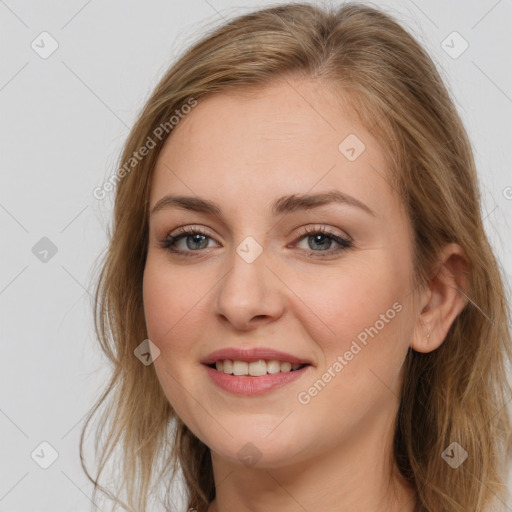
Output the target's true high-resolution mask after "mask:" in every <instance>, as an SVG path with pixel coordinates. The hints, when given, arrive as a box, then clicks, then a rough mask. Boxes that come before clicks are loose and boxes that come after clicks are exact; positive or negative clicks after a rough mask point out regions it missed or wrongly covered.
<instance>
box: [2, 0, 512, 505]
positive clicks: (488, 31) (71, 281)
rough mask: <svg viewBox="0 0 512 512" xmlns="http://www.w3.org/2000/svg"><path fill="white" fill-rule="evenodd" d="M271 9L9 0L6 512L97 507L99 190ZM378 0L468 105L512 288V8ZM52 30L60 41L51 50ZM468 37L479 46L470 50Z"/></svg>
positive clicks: (464, 110) (466, 116)
mask: <svg viewBox="0 0 512 512" xmlns="http://www.w3.org/2000/svg"><path fill="white" fill-rule="evenodd" d="M267 4H270V2H256V1H245V2H244V3H240V2H234V1H229V0H208V1H207V0H188V1H187V2H184V1H179V2H178V1H167V2H166V1H163V0H152V1H149V2H136V1H134V0H129V1H126V0H125V1H120V0H117V1H116V0H112V1H108V2H106V1H103V2H101V1H100V0H89V1H84V0H73V1H68V2H56V1H47V2H36V1H34V0H32V1H25V2H22V1H18V0H6V1H1V0H0V39H1V41H0V57H1V66H0V113H1V114H0V151H1V152H0V155H1V173H0V176H1V182H0V228H1V240H2V243H1V245H0V252H1V258H2V259H1V266H0V311H1V313H0V314H1V324H0V326H1V349H2V351H1V353H2V356H1V359H0V374H1V376H2V386H1V387H0V461H1V462H0V512H6V511H9V512H21V511H23V512H28V511H30V512H37V511H39V512H50V511H51V512H60V511H68V510H73V511H88V510H90V506H91V502H90V499H89V497H90V495H91V485H90V484H89V483H88V480H87V479H86V477H85V475H84V474H83V473H82V470H81V467H80V463H79V458H78V439H79V434H80V429H81V426H82V422H83V419H84V416H85V414H86V412H87V411H88V409H89V408H90V407H91V406H92V404H93V401H94V399H95V397H96V396H97V395H98V393H99V391H100V388H101V385H102V384H103V383H104V382H105V381H106V377H107V375H108V373H107V369H108V368H107V367H106V364H105V362H104V360H103V358H102V356H101V355H100V352H99V349H98V348H97V346H96V344H95V341H94V334H93V329H92V315H91V297H90V294H91V292H92V290H93V283H94V278H95V273H94V265H95V263H96V262H97V260H98V258H99V256H100V255H101V254H102V252H103V250H104V248H105V246H106V243H107V235H106V229H107V225H108V222H109V219H110V215H111V209H112V200H113V194H112V193H111V194H108V195H107V197H106V198H105V199H103V200H97V199H95V198H94V197H93V194H92V191H93V189H94V188H95V187H97V186H100V185H101V184H102V183H103V182H104V181H105V179H106V178H107V177H108V176H109V175H111V174H112V173H113V172H115V170H116V163H117V158H118V155H119V151H120V149H121V147H122V144H123V141H124V139H125V138H126V136H127V134H128V131H129V128H130V127H131V125H132V123H133V122H134V120H135V117H136V114H137V112H138V111H139V110H140V109H141V107H142V105H143V104H144V102H145V100H146V99H147V97H148V94H149V93H150V91H151V89H152V88H153V86H154V85H155V84H156V82H157V80H158V79H159V78H160V77H161V75H162V74H163V72H164V71H165V69H166V68H167V67H168V65H169V64H170V63H171V62H172V61H173V60H174V59H175V57H176V56H177V55H178V54H179V53H180V52H181V51H183V50H184V49H185V48H186V47H187V46H188V45H189V44H190V43H191V42H192V41H194V40H195V39H197V38H198V37H200V36H201V34H202V30H203V28H204V27H205V26H210V24H212V23H217V22H221V21H222V19H223V18H226V19H227V18H229V17H232V16H234V15H236V14H241V13H244V12H247V11H249V10H251V9H252V8H254V7H257V6H262V5H267ZM374 4H375V5H380V6H387V7H389V8H390V9H391V11H390V12H391V13H392V14H395V15H396V16H397V17H398V18H399V20H401V21H402V23H403V24H404V25H405V26H406V27H408V28H409V29H410V30H411V31H412V32H413V33H414V34H415V35H416V36H417V37H418V38H419V39H420V41H421V42H422V43H423V44H424V46H425V47H426V48H427V50H428V51H429V52H430V54H431V55H432V56H433V58H434V60H435V62H436V63H437V64H438V67H439V69H440V71H441V73H442V75H443V77H444V78H445V80H446V82H447V84H448V86H449V88H450V90H451V92H452V95H453V96H454V97H455V99H456V104H457V107H458V109H459V112H460V114H461V116H462V118H463V121H464V123H465V125H466V127H467V129H468V131H469V134H470V137H471V140H472V142H473V144H474V150H475V155H476V160H477V165H478V169H479V173H480V176H481V182H482V192H483V206H484V211H485V214H484V215H485V224H486V228H487V232H488V234H489V236H490V238H491V241H492V243H493V245H494V248H495V251H496V254H497V255H498V258H499V259H500V262H501V264H502V265H503V267H504V268H505V270H506V272H507V278H508V280H509V282H511V281H512V277H511V273H512V270H511V269H512V237H510V223H509V219H510V218H511V214H512V174H511V171H510V154H511V140H510V122H509V119H510V116H511V114H512V99H511V97H512V79H511V78H512V77H511V73H512V72H511V66H510V51H511V30H510V26H511V20H512V4H511V2H510V1H507V0H501V1H496V0H484V1H478V2H477V1H471V2H468V1H462V0H457V1H452V2H449V3H448V2H444V1H440V0H428V1H427V0H416V1H414V2H413V1H411V0H403V1H396V2H375V3H374ZM44 31H46V32H48V33H49V34H50V35H51V38H53V40H55V41H56V42H57V43H58V48H57V50H56V51H55V52H54V53H53V54H51V55H50V56H48V57H47V58H42V57H41V56H40V53H41V52H44V51H46V52H47V51H49V49H51V44H52V40H51V39H50V38H49V36H40V34H41V32H44ZM454 31H457V32H458V33H459V34H460V35H461V36H462V38H463V39H464V40H465V41H467V43H468V44H469V47H468V48H467V50H466V51H464V52H463V53H462V54H461V55H460V56H458V57H457V58H454V56H455V55H454V52H455V53H459V52H460V50H461V49H462V48H463V46H461V45H462V44H463V41H462V40H460V39H457V38H456V36H455V39H454V36H450V34H452V33H453V32H454ZM448 36H450V37H449V38H448V39H447V37H448ZM42 38H45V39H44V42H41V39H42ZM33 41H34V43H33ZM443 41H446V42H445V43H443ZM452 41H453V42H452ZM31 44H34V45H39V46H38V47H37V46H36V48H38V51H39V52H40V53H37V52H36V51H35V49H33V48H32V47H31ZM447 45H448V46H452V47H453V48H452V49H451V50H449V48H447ZM445 50H448V51H450V52H451V53H452V54H451V55H450V54H449V53H448V52H447V51H445ZM43 237H46V238H48V239H49V240H50V241H51V244H53V245H52V247H53V246H54V247H55V248H56V249H57V252H56V253H55V254H52V251H51V248H50V249H49V252H48V254H45V253H44V252H42V253H39V254H37V253H38V251H44V250H45V249H47V250H48V247H49V246H50V245H51V244H49V242H48V241H47V240H43V241H40V240H41V239H42V238H43ZM36 244H39V245H36ZM34 246H35V247H36V248H35V249H34V250H33V248H34ZM34 252H35V253H36V254H34ZM40 258H46V261H41V259H40ZM42 442H47V443H49V444H50V445H51V446H52V447H53V449H54V450H55V451H56V452H57V453H58V458H57V459H56V460H55V462H54V463H53V464H51V466H50V467H48V469H43V468H41V467H40V465H39V464H44V463H45V462H46V463H49V462H51V449H50V448H48V446H46V445H43V446H42V447H41V446H40V443H42ZM34 450H35V454H34V456H33V458H32V456H31V454H32V453H33V452H34ZM38 455H39V456H38ZM36 461H37V462H38V463H39V464H38V463H36ZM509 506H510V508H509V509H508V510H512V505H509Z"/></svg>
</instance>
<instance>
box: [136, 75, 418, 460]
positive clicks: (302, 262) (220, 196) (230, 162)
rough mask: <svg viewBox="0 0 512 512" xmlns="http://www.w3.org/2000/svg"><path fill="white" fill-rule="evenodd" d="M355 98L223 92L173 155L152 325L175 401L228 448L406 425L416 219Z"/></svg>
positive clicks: (320, 92)
mask: <svg viewBox="0 0 512 512" xmlns="http://www.w3.org/2000/svg"><path fill="white" fill-rule="evenodd" d="M348 105H349V104H348V101H347V102H341V101H340V99H339V98H337V99H335V98H334V96H331V95H330V93H329V92H328V89H327V88H326V86H325V85H322V84H321V83H318V82H313V81H304V80H294V81H293V88H292V87H291V85H290V84H289V83H286V82H283V83H279V84H274V85H272V86H269V87H267V88H262V89H259V90H257V91H252V92H250V93H249V92H248V91H237V92H236V94H235V93H229V94H226V93H223V94H219V95H214V96H211V97H209V98H207V99H204V100H203V101H202V102H200V103H199V104H198V105H197V106H196V107H195V108H194V109H193V110H192V112H191V113H189V114H188V115H187V117H186V118H185V119H184V120H182V121H181V122H180V124H179V125H178V126H177V127H176V128H175V129H174V131H173V132H172V134H171V136H170V137H169V138H168V140H167V141H166V144H165V146H164V148H163V150H162V152H161V154H160V156H159V159H158V162H157V165H156V167H155V170H154V176H153V181H152V186H151V193H150V205H149V208H150V210H153V209H155V206H156V209H155V211H152V213H151V216H150V222H149V248H148V253H147V261H146V267H145V272H144V283H143V294H144V309H145V316H146V322H147V328H148V336H149V338H150V339H151V341H152V342H153V343H154V344H155V345H156V346H157V347H158V349H159V350H160V355H159V356H158V357H157V358H156V359H155V361H154V366H155V370H156V372H157V375H158V379H159V381H160V383H161V386H162V388H163V390H164V392H165V394H166V396H167V398H168V400H169V402H170V403H171V405H172V406H173V408H174V409H175V411H176V412H177V414H178V415H179V416H180V417H181V419H182V420H183V421H184V422H185V424H186V425H187V426H188V427H189V429H190V430H191V431H192V432H193V433H194V434H195V435H196V436H197V437H198V438H199V439H200V440H201V441H203V442H204V443H205V444H206V445H207V446H209V447H210V448H211V450H212V456H214V457H216V458H220V459H223V460H228V461H231V462H233V463H239V464H240V463H241V462H244V461H245V462H247V460H250V459H252V461H253V462H258V464H259V465H260V467H279V466H284V465H287V464H293V463H299V462H304V461H306V460H308V459H311V458H313V457H318V456H321V455H322V454H328V453H335V452H336V450H341V448H342V447H343V446H344V445H345V446H347V443H354V442H355V440H357V439H359V440H362V439H364V438H367V437H369V436H372V435H373V436H374V437H375V438H376V439H377V438H379V436H382V432H383V430H384V429H386V433H388V428H389V425H391V424H392V421H393V418H394V415H395V413H396V408H397V406H398V400H397V395H399V389H400V379H399V377H400V374H401V373H400V370H401V367H402V364H403V361H404V358H405V355H406V353H407V350H408V347H409V345H410V342H411V335H412V331H413V318H414V314H415V312H414V311H413V305H412V303H411V300H410V299H411V292H412V288H411V286H412V285H411V279H412V252H411V231H410V225H409V221H408V219H407V217H406V215H405V213H404V212H403V210H402V208H401V205H400V203H399V200H398V199H397V197H396V195H395V194H396V193H395V191H394V190H393V188H392V187H390V185H389V184H388V183H389V181H390V180H389V179H388V176H389V174H388V169H386V164H385V159H384V154H383V152H382V148H381V147H379V142H378V140H376V139H375V138H374V136H373V135H372V134H370V132H368V131H367V130H365V128H364V127H363V126H362V125H361V124H360V123H359V122H358V121H357V119H356V117H355V116H353V115H352V114H351V113H350V110H349V108H348ZM363 144H364V148H363ZM329 194H330V195H329ZM336 194H338V195H337V196H336ZM306 195H307V196H309V195H312V196H317V199H316V200H315V199H311V198H310V199H309V200H305V199H304V198H305V196H306ZM166 196H186V197H188V198H190V199H192V200H193V201H191V200H188V201H187V200H183V198H182V199H181V200H180V201H173V200H172V199H170V198H167V200H166V199H164V198H166ZM288 196H292V199H288V200H286V199H282V198H285V197H288ZM336 197H337V198H338V199H339V200H335V198H336ZM162 199H164V200H163V201H162ZM199 199H201V200H203V201H205V202H208V203H207V204H208V205H210V206H211V204H212V203H214V208H211V207H210V208H209V209H208V208H205V207H204V206H205V205H204V203H201V202H200V201H199ZM301 199H302V201H301ZM320 199H324V200H326V201H322V200H320ZM184 229H186V230H187V232H183V230H184ZM218 351H221V352H218ZM273 351H274V352H273ZM216 352H217V353H216ZM226 360H231V361H235V362H234V363H233V364H231V365H230V363H229V362H227V363H226V362H225V361H226ZM258 360H263V361H265V363H264V362H258ZM216 361H217V362H218V363H219V370H217V369H215V366H216V364H215V362H216ZM270 361H274V362H270ZM275 361H279V362H278V363H276V362H275ZM251 363H252V364H251ZM281 363H283V364H281ZM287 363H294V366H293V368H297V366H298V365H300V366H299V367H298V369H295V370H294V371H287V370H288V369H289V367H290V365H289V364H287ZM209 365H211V366H213V367H214V368H212V367H211V366H209ZM303 365H305V366H303ZM221 368H222V369H221ZM225 371H227V372H228V373H225ZM230 371H231V372H234V373H235V374H239V375H232V374H230V373H229V372H230ZM248 371H249V372H250V373H251V374H257V375H244V373H247V372H248ZM273 372H278V373H273ZM260 373H261V374H264V375H258V374H260Z"/></svg>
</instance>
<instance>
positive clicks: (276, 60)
mask: <svg viewBox="0 0 512 512" xmlns="http://www.w3.org/2000/svg"><path fill="white" fill-rule="evenodd" d="M293 78H299V79H301V78H302V79H311V80H317V81H318V82H319V83H321V84H323V85H325V87H326V88H328V89H329V90H330V91H332V92H335V93H338V94H339V95H340V96H339V97H340V98H341V97H344V98H345V99H348V101H349V102H350V107H352V111H353V112H355V113H357V115H358V116H359V119H360V121H361V123H363V125H364V127H365V128H366V129H368V130H369V131H370V132H371V133H372V134H373V135H375V136H376V138H377V140H379V141H380V142H381V146H382V150H383V152H385V154H386V159H387V162H388V167H389V170H388V172H389V176H390V183H391V184H392V185H393V186H394V187H395V189H396V192H397V194H398V197H399V198H400V200H401V204H402V205H403V207H404V210H405V211H406V213H407V214H408V216H409V218H410V222H411V227H412V231H413V240H412V251H413V263H414V276H413V279H414V283H415V285H417V286H421V285H424V284H426V283H427V282H428V280H429V278H431V277H432V275H433V270H434V269H435V265H436V262H437V261H438V257H439V254H440V251H441V250H442V248H443V247H444V246H445V245H446V244H448V243H452V242H453V243H457V244H459V245H460V246H461V247H462V248H463V250H464V252H465V255H466V258H467V261H468V262H469V272H468V276H467V286H466V287H465V289H464V290H459V291H460V293H462V294H463V295H464V297H465V299H466V305H465V306H464V308H463V310H462V312H461V313H460V314H459V315H458V316H457V317H456V318H455V320H454V322H453V323H452V325H451V328H450V330H449V331H448V334H447V336H446V338H445V340H444V342H443V343H442V344H441V346H440V347H439V348H438V349H436V350H434V351H432V352H429V353H419V352H417V351H415V350H413V349H412V348H410V349H409V351H408V353H407V356H406V360H405V363H404V377H403V385H402V390H401V397H400V404H399V408H398V414H397V417H396V424H395V433H394V442H393V452H394V460H395V461H396V464H397V467H398V469H399V471H400V473H401V475H402V476H403V477H404V478H405V479H406V481H407V482H408V483H410V485H411V486H412V488H413V489H414V490H415V492H416V496H417V510H418V511H420V510H421V511H427V512H439V511H441V510H442V511H443V512H482V511H484V510H485V511H487V510H491V508H490V507H491V506H494V504H495V503H497V502H498V501H500V500H504V499H505V497H506V493H507V489H506V484H505V482H506V474H507V473H506V471H507V470H506V467H507V466H506V464H507V462H508V461H509V460H510V458H511V435H510V433H511V424H510V421H511V420H510V417H509V413H508V412H507V408H506V403H507V402H508V400H509V396H510V394H511V391H512V390H511V387H510V383H509V381H508V378H507V360H510V357H511V355H512V354H511V352H512V350H511V333H510V330H509V327H508V325H509V320H510V310H509V306H508V304H507V291H506V289H505V284H504V283H505V279H504V277H503V275H504V274H503V270H502V269H501V268H500V265H499V263H498V262H497V260H496V258H495V256H494V254H493V251H492V249H491V246H490V243H489V241H488V239H487V237H486V234H485V232H484V227H483V221H482V214H481V206H480V201H481V198H480V192H479V185H478V179H477V173H476V167H475V162H474V157H473V153H472V148H471V144H470V141H469V138H468V135H467V133H466V131H465V128H464V126H463V123H462V121H461V119H460V117H459V115H458V113H457V111H456V108H455V106H454V104H453V101H452V100H451V98H450V94H449V93H448V91H447V89H446V86H445V85H444V83H443V80H442V79H441V77H440V74H439V72H438V70H437V69H436V66H435V64H434V63H433V61H432V59H431V58H430V57H429V55H428V54H427V52H426V51H425V50H424V49H423V48H422V46H421V45H420V44H419V43H418V42H417V41H416V40H415V39H414V38H413V36H412V35H410V34H409V33H408V32H407V31H406V30H405V29H404V28H402V27H401V25H400V24H399V23H398V22H397V21H396V20H395V19H394V18H393V16H392V15H390V14H388V13H385V12H383V11H381V10H380V9H376V8H373V7H370V6H368V5H362V4H358V3H353V2H351V3H346V4H344V5H341V6H338V7H337V8H334V7H319V6H314V5H311V4H304V3H289V4H286V5H276V6H274V7H268V8H264V9H261V10H257V11H254V12H251V13H248V14H244V15H239V16H237V17H236V18H234V19H231V20H229V21H227V22H225V23H224V24H223V25H222V26H220V27H215V28H214V29H212V30H210V31H209V33H208V34H207V35H206V36H205V37H203V38H202V39H201V40H199V41H196V42H195V43H194V44H193V45H192V46H191V47H190V48H189V49H188V50H187V51H186V52H184V54H183V55H182V56H181V57H180V58H179V59H178V60H177V61H176V62H175V63H174V64H173V65H172V66H171V67H170V69H169V70H168V71H167V72H166V73H165V75H164V76H163V78H161V80H160V81H159V83H158V84H157V86H156V87H155V89H154V91H153V92H152V94H151V96H150V97H149V99H148V100H147V102H146V104H145V106H144V107H143V109H142V112H141V113H140V115H139V117H138V119H137V121H136V122H135V124H134V126H133V128H132V130H131V133H130V134H129V136H128V139H127V141H126V144H125V146H124V150H123V152H122V155H121V158H120V164H121V165H120V167H121V166H122V165H123V163H126V162H129V161H130V159H133V155H135V154H136V153H137V151H138V150H139V149H140V148H141V147H143V146H144V145H145V144H146V143H147V141H148V140H149V138H151V139H153V134H155V133H158V132H155V130H157V129H158V127H159V126H163V124H164V123H166V122H168V120H169V118H170V117H171V116H172V115H173V114H174V113H175V112H176V110H178V109H180V108H182V107H183V106H184V105H185V104H187V102H190V100H191V99H195V100H196V101H198V102H200V101H201V99H202V98H206V97H207V96H209V95H212V94H219V93H223V92H227V91H231V90H241V89H242V88H244V87H255V88H256V89H257V88H263V87H265V86H269V85H272V84H273V83H276V82H277V81H279V80H288V79H293ZM334 97H335V96H333V98H334ZM169 133H172V132H168V133H167V134H166V136H164V137H161V138H158V137H157V139H158V140H154V139H153V142H154V144H155V147H154V148H153V149H151V151H149V153H148V154H147V155H146V156H145V157H144V158H142V159H140V160H139V159H137V163H136V165H132V167H134V169H133V170H132V169H129V171H126V167H125V168H124V170H125V172H124V173H120V174H119V175H118V178H119V179H118V180H117V181H118V183H117V188H116V195H115V205H114V212H113V228H112V233H111V235H110V241H109V245H108V249H107V252H106V253H105V255H104V257H103V261H102V267H101V272H100V273H99V276H98V281H97V287H96V291H95V295H94V306H95V318H94V327H95V331H96V334H97V337H98V341H99V344H100V346H101V349H102V351H103V352H104V354H105V355H106V356H107V358H108V361H109V363H110V364H111V366H112V374H111V377H110V380H109V382H108V383H107V385H106V387H105V388H104V390H103V393H102V394H101V396H100V397H99V399H98V401H97V402H96V403H95V405H94V407H93V408H92V410H91V411H90V413H89V416H88V418H87V421H86V423H85V425H84V427H83V430H82V434H81V438H80V457H81V461H82V466H83V469H84V470H85V472H86V474H87V477H88V478H89V479H90V480H91V482H93V483H94V493H93V495H94V496H95V495H96V492H97V490H101V492H103V493H104V494H106V495H108V496H109V497H110V498H112V499H114V500H115V501H116V502H117V503H119V504H121V506H122V507H123V508H124V509H125V510H135V511H137V512H139V511H140V512H143V511H145V510H146V507H147V503H148V499H149V497H150V495H153V494H152V493H155V492H156V490H157V489H158V485H160V484H161V482H162V480H163V479H164V477H165V481H166V482H167V483H169V482H170V481H171V480H172V481H174V479H175V477H178V476H179V477H180V478H183V481H184V483H185V490H186V501H187V503H188V507H190V508H194V509H195V510H197V511H198V512H205V511H206V510H207V509H208V505H209V503H211V502H212V500H213V499H214V498H215V482H214V478H213V470H212V462H211V457H210V450H209V448H208V447H207V446H206V445H205V444H204V443H202V442H201V441H200V440H199V439H198V438H197V437H196V436H195V435H194V434H192V432H191V431H190V430H189V429H188V428H187V426H186V425H185V424H184V423H183V422H182V421H181V419H180V418H179V417H177V415H176V413H175V412H174V410H173V408H172V406H171V405H170V403H169V402H168V400H167V398H166V397H165V395H164V393H163V390H162V388H161V385H160V383H159V381H158V378H157V376H156V372H155V370H154V366H153V365H148V366H146V365H143V364H141V362H140V361H139V360H138V359H137V358H136V357H135V356H134V350H135V349H136V347H137V346H138V345H139V344H140V343H141V342H142V341H143V340H145V339H147V330H146V325H145V318H144V311H143V295H142V279H143V271H144V266H145V259H146V253H147V246H148V205H149V202H148V198H149V191H150V187H151V180H152V171H153V169H154V167H155V163H156V160H157V158H158V155H159V153H160V150H161V148H162V146H163V144H164V142H165V140H166V138H167V136H169ZM100 406H102V407H103V408H102V409H100ZM98 412H102V414H101V416H100V418H101V421H100V423H99V425H98V426H97V427H96V430H95V433H96V438H95V439H96V443H95V450H96V454H97V455H98V454H99V457H100V459H99V467H98V470H97V473H96V477H95V478H93V477H91V475H90V474H89V472H88V470H87V468H86V465H85V462H84V456H83V443H84V436H85V433H86V431H87V429H88V426H89V423H90V421H91V419H92V418H93V416H95V415H96V414H97V413H98ZM100 438H101V439H102V444H101V447H99V445H98V443H99V440H100ZM454 441H456V442H457V443H459V444H460V445H461V446H462V447H463V448H464V449H465V450H466V451H467V452H468V454H469V456H468V458H467V460H465V462H464V463H463V464H462V465H461V466H460V467H459V468H458V469H452V468H451V467H449V465H448V464H447V463H446V462H445V461H444V460H443V458H442V457H441V454H442V452H443V451H444V450H445V449H446V448H447V447H448V446H449V445H450V444H451V443H452V442H454ZM116 449H117V450H118V452H119V453H117V455H118V456H119V457H120V458H119V462H118V464H116V468H117V469H118V470H119V479H118V481H117V485H116V490H115V492H114V493H112V492H110V491H108V490H107V489H106V488H105V487H103V486H102V485H100V483H99V481H100V476H101V475H102V473H103V471H104V469H105V467H106V464H107V462H109V461H111V460H112V458H113V457H114V455H116V453H115V452H114V450H116ZM159 466H160V471H159V472H157V469H158V467H159ZM153 479H154V480H155V481H154V482H153ZM152 482H153V485H152ZM121 493H124V494H126V502H122V501H121V499H120V496H121ZM124 494H123V495H124ZM164 496H165V498H166V499H167V500H170V501H171V502H172V498H171V495H170V491H169V489H166V490H165V494H164ZM169 509H170V507H169V508H168V510H169Z"/></svg>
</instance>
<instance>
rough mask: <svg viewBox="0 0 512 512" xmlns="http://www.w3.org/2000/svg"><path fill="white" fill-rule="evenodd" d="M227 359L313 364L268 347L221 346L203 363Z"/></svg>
mask: <svg viewBox="0 0 512 512" xmlns="http://www.w3.org/2000/svg"><path fill="white" fill-rule="evenodd" d="M226 359H230V360H231V361H247V362H248V363H250V362H252V361H259V360H261V359H264V360H266V361H272V360H277V361H287V362H289V363H292V364H311V362H310V361H308V360H307V359H303V358H301V357H297V356H293V355H292V354H287V353H286V352H281V351H279V350H274V349H273V348H266V347H252V348H249V347H244V348H237V347H232V348H221V349H219V350H215V351H214V352H212V353H211V354H209V355H208V356H206V357H205V358H204V359H203V360H202V361H201V363H203V364H213V363H215V362H217V361H225V360H226Z"/></svg>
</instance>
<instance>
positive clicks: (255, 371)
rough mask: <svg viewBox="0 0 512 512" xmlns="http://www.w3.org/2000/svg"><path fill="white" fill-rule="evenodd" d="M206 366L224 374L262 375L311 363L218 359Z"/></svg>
mask: <svg viewBox="0 0 512 512" xmlns="http://www.w3.org/2000/svg"><path fill="white" fill-rule="evenodd" d="M206 366H208V367H209V368H212V369H213V370H216V371H218V372H221V373H224V374H226V375H236V376H240V377H244V376H246V377H262V376H264V375H275V374H279V373H291V372H296V371H300V370H302V369H303V368H305V367H306V366H311V365H310V364H309V363H292V362H290V361H280V360H278V359H269V360H265V359H259V360H257V361H242V360H232V359H220V360H218V361H215V362H214V363H211V364H207V365H206Z"/></svg>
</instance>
